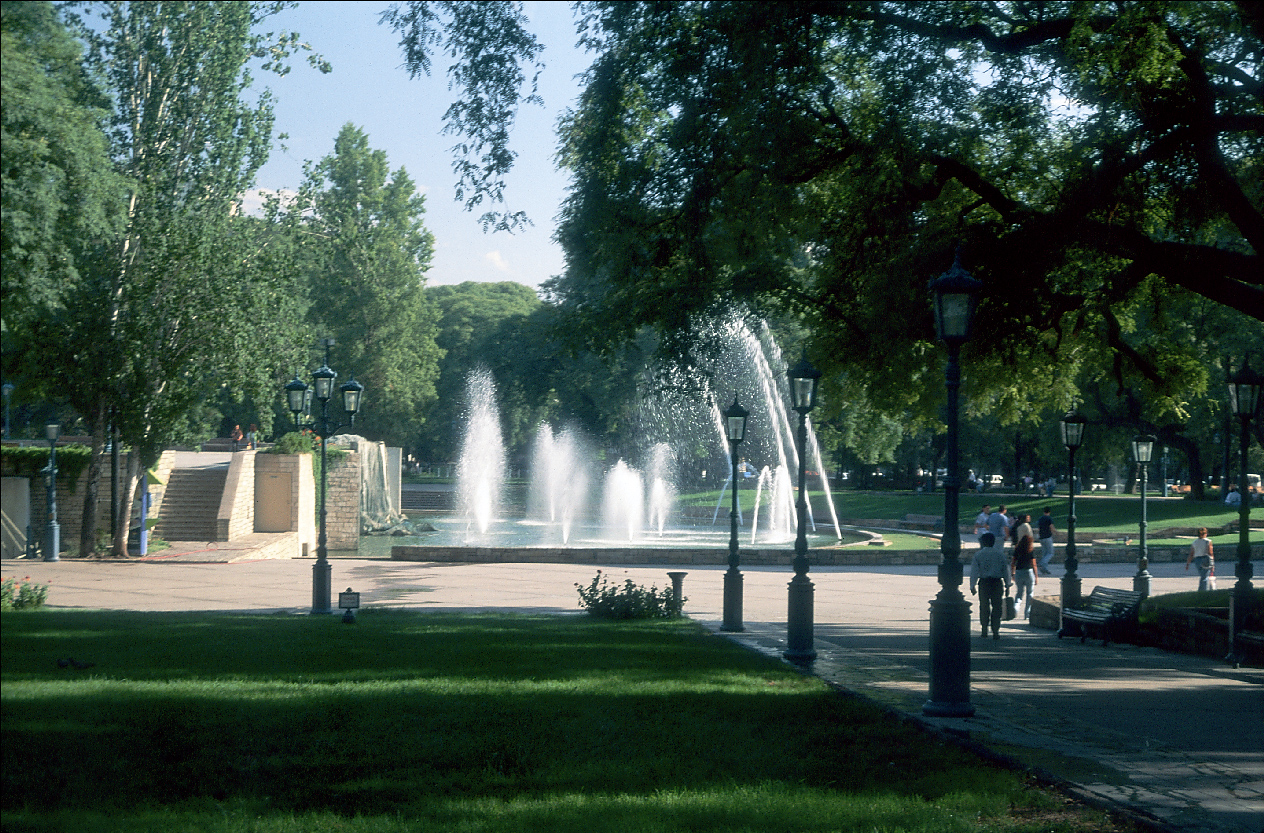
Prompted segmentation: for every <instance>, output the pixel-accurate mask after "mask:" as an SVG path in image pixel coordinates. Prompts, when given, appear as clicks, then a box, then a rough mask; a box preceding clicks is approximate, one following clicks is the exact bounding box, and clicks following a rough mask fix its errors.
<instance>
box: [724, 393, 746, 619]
mask: <svg viewBox="0 0 1264 833" xmlns="http://www.w3.org/2000/svg"><path fill="white" fill-rule="evenodd" d="M748 416H750V412H749V411H747V410H746V409H745V408H743V407H742V406H741V405H739V404H737V396H736V395H734V396H733V404H732V405H730V406H729V408H728V410H726V411H725V412H724V430H725V433H726V434H727V435H728V439H729V460H730V462H731V463H732V464H733V472H732V477H733V479H732V485H733V488H732V489H731V491H732V493H733V505H732V508H731V509H730V510H729V569H728V571H727V572H726V573H725V574H724V622H723V624H721V625H720V630H722V631H732V632H739V631H744V630H746V629H745V628H744V627H743V626H742V574H741V573H740V572H739V571H738V569H737V563H738V556H737V550H738V548H737V447H738V446H739V445H740V444H741V442H742V440H743V439H745V438H746V418H747V417H748Z"/></svg>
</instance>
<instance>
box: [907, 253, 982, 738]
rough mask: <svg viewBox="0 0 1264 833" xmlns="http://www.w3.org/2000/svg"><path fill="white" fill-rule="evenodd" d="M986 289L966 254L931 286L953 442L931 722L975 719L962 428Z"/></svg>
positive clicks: (936, 603)
mask: <svg viewBox="0 0 1264 833" xmlns="http://www.w3.org/2000/svg"><path fill="white" fill-rule="evenodd" d="M982 289H983V284H982V282H980V281H977V280H975V279H974V278H972V277H971V276H970V274H969V273H968V272H966V270H965V269H963V268H962V266H961V253H960V252H958V253H957V259H956V260H954V261H953V264H952V268H950V269H949V270H948V271H947V272H945V273H943V274H942V275H940V276H939V277H938V278H936V279H935V281H934V282H933V283H932V284H931V291H932V293H933V294H934V300H935V331H936V333H937V334H938V335H939V340H940V341H942V342H943V343H944V344H945V345H946V346H947V347H948V366H947V368H946V369H945V371H944V382H945V385H946V386H947V390H948V405H947V408H946V409H945V416H946V419H947V428H948V431H947V440H948V448H947V455H948V460H947V463H948V475H947V476H946V477H945V478H944V534H943V537H942V538H940V541H939V552H940V559H939V585H940V590H939V594H938V595H937V596H935V598H934V599H932V600H931V603H930V699H929V700H927V701H926V703H925V705H923V706H922V714H925V715H927V716H930V717H969V716H970V715H972V714H974V706H973V705H971V703H970V603H969V602H968V601H966V598H965V596H963V595H962V593H961V576H962V567H961V528H960V522H959V519H958V516H959V500H960V493H961V472H960V471H959V468H960V459H959V458H960V453H959V450H958V449H959V446H960V434H959V431H958V427H957V413H958V410H959V406H958V397H959V392H960V389H961V346H962V345H963V344H965V343H966V342H967V341H968V340H969V339H970V325H971V323H972V322H973V319H974V308H975V305H976V304H977V303H978V297H979V292H980V291H981V290H982Z"/></svg>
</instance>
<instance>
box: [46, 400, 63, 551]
mask: <svg viewBox="0 0 1264 833" xmlns="http://www.w3.org/2000/svg"><path fill="white" fill-rule="evenodd" d="M44 436H45V437H46V438H47V439H48V469H47V473H48V480H47V481H46V482H47V485H48V535H47V537H46V538H45V548H44V560H45V561H60V560H61V558H60V556H58V553H60V552H61V526H59V525H58V523H57V438H58V437H59V436H61V424H60V423H58V422H57V420H56V419H50V420H49V421H48V423H47V424H46V425H45V426H44Z"/></svg>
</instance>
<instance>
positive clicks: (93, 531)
mask: <svg viewBox="0 0 1264 833" xmlns="http://www.w3.org/2000/svg"><path fill="white" fill-rule="evenodd" d="M91 423H92V456H91V457H90V458H89V459H88V482H87V484H86V485H85V487H84V490H83V522H82V524H81V526H80V527H79V554H80V555H81V556H85V557H86V556H90V555H94V554H95V553H96V550H97V498H98V495H97V484H98V483H100V481H101V461H102V458H103V457H104V456H105V404H104V403H100V404H98V405H97V408H96V413H94V414H93V416H92V420H91Z"/></svg>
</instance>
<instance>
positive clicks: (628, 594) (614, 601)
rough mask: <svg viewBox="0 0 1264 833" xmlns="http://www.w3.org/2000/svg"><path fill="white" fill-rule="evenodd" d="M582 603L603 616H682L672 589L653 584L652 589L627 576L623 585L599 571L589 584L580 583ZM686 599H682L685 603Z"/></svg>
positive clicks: (603, 617)
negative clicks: (660, 588)
mask: <svg viewBox="0 0 1264 833" xmlns="http://www.w3.org/2000/svg"><path fill="white" fill-rule="evenodd" d="M575 589H576V590H578V591H579V606H580V607H582V608H584V610H586V611H588V613H589V615H592V616H597V617H599V618H602V619H668V618H672V617H675V616H679V615H680V611H679V610H678V609H677V608H676V606H675V604H674V603H673V601H672V592H671V590H669V589H666V588H664V589H663V590H662V591H659V589H658V587H656V586H654V585H651V586H650V588H649V589H648V590H646V589H645V588H644V587H640V586H638V585H636V584H633V583H632V579H627V580H626V581H624V582H623V584H622V585H615V584H611V583H610V581H609V579H607V578H606V577H605V576H603V575H602V574H601V570H598V571H597V575H595V576H593V580H592V582H591V583H590V584H589V585H588V586H587V587H585V586H584V585H582V584H579V583H578V582H577V583H576V584H575ZM685 601H686V599H684V598H683V597H682V598H681V600H680V602H681V604H682V605H683V604H684V603H685Z"/></svg>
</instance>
